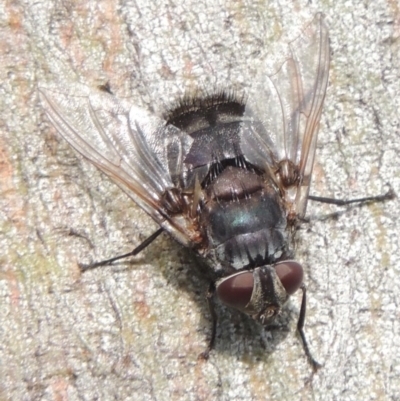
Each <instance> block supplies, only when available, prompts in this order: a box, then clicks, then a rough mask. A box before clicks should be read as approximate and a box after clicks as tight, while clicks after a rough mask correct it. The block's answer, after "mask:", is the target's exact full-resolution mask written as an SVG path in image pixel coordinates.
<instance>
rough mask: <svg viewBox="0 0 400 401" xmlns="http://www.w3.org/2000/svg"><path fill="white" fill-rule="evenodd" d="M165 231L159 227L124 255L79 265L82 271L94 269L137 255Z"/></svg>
mask: <svg viewBox="0 0 400 401" xmlns="http://www.w3.org/2000/svg"><path fill="white" fill-rule="evenodd" d="M163 231H164V229H163V228H159V229H158V230H157V231H156V232H154V233H153V234H152V235H150V237H148V238H146V239H145V240H144V241H143V242H142V243H141V244H140V245H139V246H137V247H136V248H135V249H134V250H133V251H131V252H128V253H125V254H124V255H119V256H115V257H114V258H111V259H107V260H102V261H100V262H95V263H90V264H87V265H86V264H81V263H80V264H79V267H80V269H81V271H82V272H85V271H86V270H90V269H94V268H96V267H99V266H106V265H110V264H111V263H113V262H115V261H116V260H120V259H124V258H128V257H129V256H135V255H137V254H138V253H139V252H141V251H143V249H144V248H146V247H147V246H148V245H150V244H151V243H152V242H153V241H154V240H155V239H156V238H157V237H158V236H159V235H160V234H161V233H162V232H163Z"/></svg>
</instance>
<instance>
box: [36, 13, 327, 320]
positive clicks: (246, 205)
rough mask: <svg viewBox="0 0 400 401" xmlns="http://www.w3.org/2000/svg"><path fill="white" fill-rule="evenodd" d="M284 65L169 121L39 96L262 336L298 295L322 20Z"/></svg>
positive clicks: (121, 106) (84, 91) (92, 97)
mask: <svg viewBox="0 0 400 401" xmlns="http://www.w3.org/2000/svg"><path fill="white" fill-rule="evenodd" d="M288 54H289V56H288V57H287V58H286V60H284V61H283V63H282V65H281V66H280V68H279V69H278V70H277V71H276V72H275V73H273V74H269V75H268V74H267V73H266V71H267V68H266V67H265V64H264V63H262V65H261V67H260V71H259V73H258V75H257V76H256V78H255V79H254V81H253V82H252V83H251V87H250V88H249V91H248V93H247V94H246V99H244V98H243V97H238V96H236V95H235V94H233V93H231V92H229V91H227V92H224V91H221V92H219V93H217V94H215V95H211V96H200V97H198V98H194V99H193V98H191V99H188V98H186V99H185V100H183V101H181V103H180V104H179V106H178V107H176V108H175V109H174V110H173V111H171V112H169V113H167V114H166V115H165V116H156V115H154V114H151V113H149V112H147V111H145V110H143V109H140V108H138V107H136V106H134V105H132V104H129V103H128V102H125V101H122V100H118V99H117V98H116V97H114V96H113V95H112V94H111V93H108V92H107V91H92V90H91V89H89V88H87V87H84V86H76V87H74V88H68V89H67V88H65V89H59V88H40V95H41V99H42V102H43V105H44V108H45V111H46V113H47V115H48V117H49V119H50V120H51V122H52V123H53V124H54V126H55V127H56V128H57V129H58V131H59V132H60V133H61V135H62V136H63V137H64V138H65V139H66V140H67V141H68V142H69V143H70V145H71V146H72V147H73V148H74V149H76V150H77V151H78V152H79V153H81V154H82V155H83V156H84V157H85V158H86V159H88V160H89V161H90V162H91V163H93V164H94V165H95V166H96V167H98V168H99V169H100V170H102V171H103V172H104V173H105V174H107V175H108V176H109V177H110V178H111V179H112V180H113V181H115V182H116V184H117V185H119V186H120V187H121V188H122V189H123V190H124V191H125V192H126V193H127V194H128V195H129V196H130V197H131V198H132V200H133V201H134V202H136V203H137V204H138V205H139V206H140V207H141V208H143V209H144V210H145V211H146V212H147V213H148V214H149V215H150V216H151V217H152V218H153V219H154V220H155V221H156V222H157V223H158V224H159V225H160V226H161V227H162V229H163V230H165V231H166V232H168V233H169V234H170V235H171V236H172V237H173V238H175V239H176V240H177V241H178V242H180V243H181V244H183V245H184V246H188V247H190V248H192V249H194V250H195V251H196V252H197V253H198V254H199V255H200V256H201V257H203V258H204V260H205V261H206V263H207V265H208V266H209V270H210V273H211V276H212V277H213V278H214V287H215V289H216V294H217V296H218V298H219V299H220V300H221V301H222V302H223V303H225V304H226V305H228V306H231V307H234V308H236V309H239V310H240V311H242V312H244V313H247V314H249V315H251V316H252V317H253V318H254V319H256V320H257V321H259V322H260V323H262V324H267V323H268V322H270V321H271V319H273V318H274V316H275V315H276V314H277V313H278V312H279V310H280V308H281V306H282V305H283V304H284V303H285V302H286V300H287V298H288V296H289V295H291V294H292V293H293V292H294V291H296V290H297V289H298V288H299V287H301V288H302V289H303V293H304V288H303V286H302V280H303V270H302V268H301V266H300V265H299V264H298V263H296V262H294V261H291V260H290V259H291V258H292V251H291V249H290V244H291V235H292V234H291V232H292V231H291V228H292V227H293V226H294V225H295V223H296V220H297V218H299V217H303V216H304V213H305V209H306V204H307V196H308V191H309V187H310V180H311V172H312V167H313V161H314V154H315V149H316V139H317V131H318V126H319V120H320V116H321V111H322V105H323V101H324V97H325V91H326V86H327V81H328V69H329V45H328V32H327V28H326V27H325V25H324V22H323V18H322V16H321V15H320V14H318V15H317V16H316V17H315V18H314V20H313V21H312V22H311V23H310V24H309V25H308V26H307V27H306V28H305V29H304V31H303V33H302V34H301V36H300V37H298V38H297V39H296V40H294V41H293V42H291V43H289V44H288ZM288 260H289V261H288ZM303 300H305V297H304V298H303Z"/></svg>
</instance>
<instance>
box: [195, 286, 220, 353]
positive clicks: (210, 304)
mask: <svg viewBox="0 0 400 401" xmlns="http://www.w3.org/2000/svg"><path fill="white" fill-rule="evenodd" d="M214 294H215V286H214V283H210V286H209V287H208V291H207V294H206V299H207V304H208V309H209V310H210V314H211V324H212V328H211V338H210V341H209V342H208V346H207V348H206V350H205V351H204V352H202V353H201V354H200V355H199V359H204V360H207V359H208V357H209V356H210V351H211V350H212V349H213V348H214V344H215V335H216V333H217V320H218V319H217V313H216V312H215V307H214Z"/></svg>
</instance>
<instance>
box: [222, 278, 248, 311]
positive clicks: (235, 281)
mask: <svg viewBox="0 0 400 401" xmlns="http://www.w3.org/2000/svg"><path fill="white" fill-rule="evenodd" d="M253 286H254V279H253V273H251V272H243V273H239V274H235V275H233V276H229V277H227V278H226V279H225V280H223V281H222V282H221V283H219V284H218V286H217V295H218V298H219V299H220V300H221V301H222V302H223V303H224V304H225V305H228V306H231V307H232V308H236V309H244V308H245V307H246V305H247V304H248V303H249V302H250V299H251V294H252V293H253Z"/></svg>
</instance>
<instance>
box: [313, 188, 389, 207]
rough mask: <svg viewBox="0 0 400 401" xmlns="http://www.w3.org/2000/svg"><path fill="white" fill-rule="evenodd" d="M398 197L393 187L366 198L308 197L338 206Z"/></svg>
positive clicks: (382, 200) (383, 200)
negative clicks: (384, 192) (380, 193)
mask: <svg viewBox="0 0 400 401" xmlns="http://www.w3.org/2000/svg"><path fill="white" fill-rule="evenodd" d="M395 197H396V194H395V193H394V191H393V189H392V188H390V189H389V191H388V192H386V194H384V195H377V196H367V197H364V198H358V199H349V200H346V199H334V198H324V197H322V196H311V195H309V196H308V199H310V200H312V201H315V202H321V203H330V204H332V205H337V206H346V205H351V204H353V203H360V204H364V203H366V204H368V203H375V202H385V201H387V200H391V199H394V198H395Z"/></svg>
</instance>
